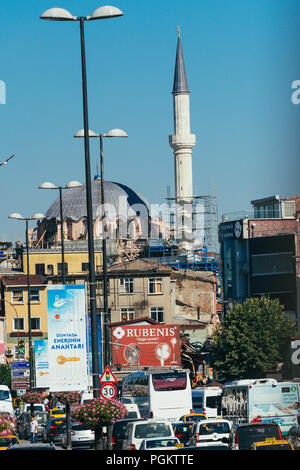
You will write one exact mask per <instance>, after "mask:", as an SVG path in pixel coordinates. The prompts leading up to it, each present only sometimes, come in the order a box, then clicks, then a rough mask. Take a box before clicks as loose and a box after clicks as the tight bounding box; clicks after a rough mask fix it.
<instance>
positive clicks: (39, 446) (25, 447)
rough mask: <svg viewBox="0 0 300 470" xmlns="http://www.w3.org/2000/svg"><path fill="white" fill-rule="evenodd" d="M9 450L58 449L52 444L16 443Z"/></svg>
mask: <svg viewBox="0 0 300 470" xmlns="http://www.w3.org/2000/svg"><path fill="white" fill-rule="evenodd" d="M7 450H46V451H48V450H56V448H55V446H54V445H52V444H26V445H18V444H14V445H13V446H11V447H8V448H7Z"/></svg>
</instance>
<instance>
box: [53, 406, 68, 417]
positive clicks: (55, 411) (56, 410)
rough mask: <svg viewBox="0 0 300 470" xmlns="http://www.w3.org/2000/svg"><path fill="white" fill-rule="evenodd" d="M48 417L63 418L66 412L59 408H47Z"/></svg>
mask: <svg viewBox="0 0 300 470" xmlns="http://www.w3.org/2000/svg"><path fill="white" fill-rule="evenodd" d="M49 417H50V418H65V417H66V412H65V411H64V410H62V409H61V408H52V409H50V410H49Z"/></svg>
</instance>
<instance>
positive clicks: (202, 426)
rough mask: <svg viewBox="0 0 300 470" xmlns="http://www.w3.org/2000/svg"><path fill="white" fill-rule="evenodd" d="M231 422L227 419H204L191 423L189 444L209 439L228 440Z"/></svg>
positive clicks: (209, 440) (198, 443)
mask: <svg viewBox="0 0 300 470" xmlns="http://www.w3.org/2000/svg"><path fill="white" fill-rule="evenodd" d="M230 431H231V422H230V421H228V420H227V419H206V420H203V421H198V422H196V423H194V424H193V428H192V432H191V438H190V440H189V444H188V445H189V446H196V447H197V446H199V445H201V444H203V443H207V442H211V441H223V443H227V445H228V442H229V436H230Z"/></svg>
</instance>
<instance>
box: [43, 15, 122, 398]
mask: <svg viewBox="0 0 300 470" xmlns="http://www.w3.org/2000/svg"><path fill="white" fill-rule="evenodd" d="M122 15H123V12H122V11H121V10H119V9H118V8H116V7H113V6H103V7H100V8H97V9H96V10H95V11H94V12H93V13H92V15H91V16H86V17H77V16H73V15H72V14H71V13H70V12H68V11H67V10H65V9H63V8H50V9H49V10H46V11H45V12H44V13H43V14H42V15H41V17H40V18H41V19H43V20H51V21H79V22H80V41H81V69H82V97H83V121H84V131H85V132H84V152H85V177H86V203H87V225H88V226H87V229H88V249H89V283H90V312H91V330H92V367H93V395H94V398H99V397H100V387H99V386H100V383H99V353H98V330H97V310H96V282H95V259H94V234H93V207H92V190H91V170H90V148H89V137H88V129H89V125H88V105H87V79H86V60H85V42H84V22H85V21H89V20H98V19H99V20H100V19H108V18H115V17H117V16H122Z"/></svg>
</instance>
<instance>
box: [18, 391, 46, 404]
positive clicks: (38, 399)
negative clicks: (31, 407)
mask: <svg viewBox="0 0 300 470" xmlns="http://www.w3.org/2000/svg"><path fill="white" fill-rule="evenodd" d="M21 399H22V400H23V402H24V403H43V399H44V397H43V394H42V393H39V392H25V393H23V395H21Z"/></svg>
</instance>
